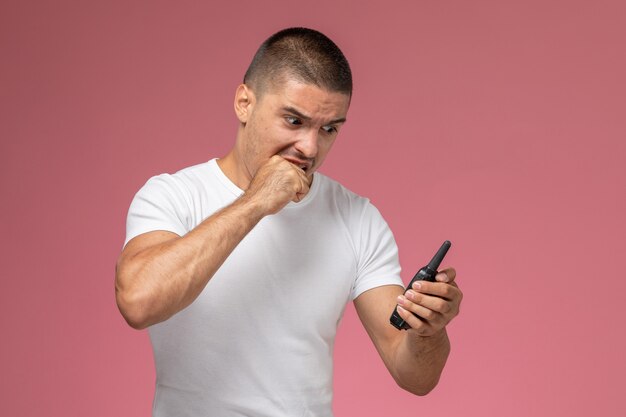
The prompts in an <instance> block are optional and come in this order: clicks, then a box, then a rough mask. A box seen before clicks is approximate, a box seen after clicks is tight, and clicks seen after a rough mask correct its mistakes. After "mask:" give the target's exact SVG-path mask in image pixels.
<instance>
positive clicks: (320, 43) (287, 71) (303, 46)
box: [243, 28, 352, 96]
mask: <svg viewBox="0 0 626 417" xmlns="http://www.w3.org/2000/svg"><path fill="white" fill-rule="evenodd" d="M284 76H291V77H295V78H296V79H299V80H300V81H303V82H305V83H308V84H313V85H316V86H318V87H320V88H324V89H327V90H330V91H336V92H340V93H345V94H347V95H349V96H351V95H352V72H351V71H350V65H349V64H348V60H347V59H346V57H345V56H344V55H343V53H342V52H341V50H340V49H339V47H337V45H335V43H334V42H333V41H332V40H330V39H329V38H328V37H327V36H326V35H324V34H322V33H320V32H318V31H316V30H313V29H307V28H289V29H284V30H281V31H280V32H277V33H275V34H274V35H272V36H270V37H269V38H268V39H267V40H266V41H265V42H263V44H261V46H260V47H259V49H258V51H257V52H256V54H255V55H254V58H253V59H252V63H251V64H250V66H249V67H248V70H247V71H246V75H245V76H244V79H243V82H244V84H246V85H248V86H250V87H251V88H252V89H253V90H255V91H256V92H257V94H262V93H263V92H264V91H266V90H267V88H268V87H269V86H271V85H272V84H273V83H274V82H276V81H277V80H280V78H281V77H284Z"/></svg>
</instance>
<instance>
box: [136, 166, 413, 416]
mask: <svg viewBox="0 0 626 417" xmlns="http://www.w3.org/2000/svg"><path fill="white" fill-rule="evenodd" d="M242 193H243V191H242V190H241V189H239V188H238V187H237V186H236V185H235V184H233V183H232V182H231V181H230V180H229V179H228V178H227V177H226V175H224V173H223V172H222V171H221V169H220V168H219V166H218V164H217V161H216V160H215V159H213V160H211V161H209V162H206V163H203V164H200V165H196V166H193V167H190V168H186V169H184V170H182V171H179V172H177V173H176V174H173V175H168V174H163V175H159V176H156V177H153V178H151V179H150V180H149V181H148V182H147V183H146V185H145V186H144V187H143V188H142V189H141V190H140V191H139V192H138V193H137V195H136V196H135V198H134V200H133V202H132V204H131V206H130V210H129V214H128V221H127V236H126V242H128V241H129V240H130V239H132V238H133V237H135V236H137V235H140V234H142V233H145V232H149V231H154V230H167V231H171V232H174V233H177V234H178V235H181V236H183V235H185V234H186V233H187V232H189V231H191V230H192V229H193V228H194V227H196V226H197V225H198V224H200V223H201V222H202V221H203V220H204V219H206V218H207V217H209V216H210V215H211V214H212V213H214V212H215V211H217V210H219V209H220V208H222V207H224V206H226V205H228V204H230V203H232V202H233V201H234V200H235V199H236V198H237V197H238V196H240V195H241V194H242ZM389 284H394V285H402V281H401V279H400V266H399V263H398V251H397V247H396V243H395V240H394V238H393V235H392V233H391V231H390V230H389V228H388V226H387V224H386V223H385V221H384V220H383V218H382V217H381V215H380V213H379V212H378V210H377V209H376V208H375V207H374V206H373V205H372V204H370V202H369V200H367V199H365V198H362V197H359V196H357V195H356V194H354V193H352V192H350V191H348V190H347V189H345V188H344V187H343V186H341V185H340V184H338V183H337V182H335V181H333V180H331V179H329V178H328V177H326V176H324V175H322V174H320V173H316V174H315V177H314V181H313V184H312V186H311V189H310V191H309V193H308V194H307V195H306V197H305V198H304V199H303V200H302V201H301V202H299V203H293V202H291V203H289V204H288V205H287V206H286V207H285V208H284V209H283V210H281V211H280V212H279V213H277V214H275V215H271V216H266V217H264V218H263V219H262V220H261V221H260V222H259V223H258V224H257V226H256V227H255V228H254V229H253V230H252V231H251V232H250V233H249V234H248V235H247V236H246V237H245V238H244V239H243V240H242V241H241V242H240V244H239V245H238V246H237V247H236V248H235V250H234V251H233V252H232V254H231V255H230V256H229V257H228V258H227V259H226V261H225V262H224V264H223V265H222V266H221V267H220V269H219V270H218V271H217V272H216V273H215V275H214V276H213V278H211V280H210V281H209V283H208V284H207V286H206V287H205V289H204V290H203V291H202V293H201V294H200V295H199V296H198V298H197V299H196V300H195V301H194V302H193V303H192V304H191V305H189V306H188V307H187V308H185V309H184V310H182V311H180V312H179V313H177V314H175V315H174V316H172V317H171V318H170V319H168V320H166V321H165V322H162V323H159V324H156V325H154V326H151V327H150V328H149V332H150V338H151V341H152V347H153V350H154V357H155V364H156V373H157V380H156V392H155V398H154V407H153V415H154V416H155V417H161V416H177V417H182V416H216V417H235V416H237V417H239V416H267V417H281V416H285V417H300V416H302V417H304V416H315V417H320V416H332V409H331V402H332V354H333V344H334V340H335V333H336V329H337V325H338V323H339V320H340V319H341V316H342V314H343V311H344V308H345V306H346V303H347V302H348V301H350V300H353V299H354V298H356V297H357V296H359V294H361V293H362V292H364V291H367V290H369V289H371V288H374V287H378V286H381V285H389ZM389 313H390V314H391V311H390V312H389Z"/></svg>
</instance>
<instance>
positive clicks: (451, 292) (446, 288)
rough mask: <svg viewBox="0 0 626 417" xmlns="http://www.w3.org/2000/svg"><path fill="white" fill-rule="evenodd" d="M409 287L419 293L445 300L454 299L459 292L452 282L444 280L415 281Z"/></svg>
mask: <svg viewBox="0 0 626 417" xmlns="http://www.w3.org/2000/svg"><path fill="white" fill-rule="evenodd" d="M411 289H412V290H414V291H416V292H418V293H420V294H428V295H434V296H436V297H440V298H443V299H445V300H454V299H456V298H458V296H459V293H460V290H459V288H458V287H457V286H456V284H455V283H454V282H453V283H451V284H448V283H445V282H428V281H416V282H414V283H413V286H412V287H411Z"/></svg>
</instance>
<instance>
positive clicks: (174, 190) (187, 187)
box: [140, 160, 215, 197]
mask: <svg viewBox="0 0 626 417" xmlns="http://www.w3.org/2000/svg"><path fill="white" fill-rule="evenodd" d="M214 161H215V160H210V161H208V162H203V163H201V164H197V165H193V166H190V167H187V168H183V169H181V170H179V171H177V172H175V173H173V174H170V173H163V174H159V175H155V176H153V177H151V178H150V179H148V181H147V182H146V184H145V185H144V186H143V187H142V188H141V190H140V193H148V194H157V195H158V194H170V195H172V196H179V197H180V196H182V195H185V194H189V193H193V191H194V190H195V189H197V188H200V187H202V186H203V185H204V184H206V183H207V181H209V180H210V178H211V177H212V172H213V167H212V165H213V164H214V163H215V162H214Z"/></svg>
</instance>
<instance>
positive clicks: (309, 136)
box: [295, 129, 318, 158]
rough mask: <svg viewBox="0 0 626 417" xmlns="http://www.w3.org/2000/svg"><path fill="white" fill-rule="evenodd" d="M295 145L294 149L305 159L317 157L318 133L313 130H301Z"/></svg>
mask: <svg viewBox="0 0 626 417" xmlns="http://www.w3.org/2000/svg"><path fill="white" fill-rule="evenodd" d="M300 133H301V134H300V135H299V137H298V141H297V142H296V144H295V148H296V150H297V151H298V152H300V153H301V154H302V155H303V156H305V157H306V158H315V157H316V156H317V140H318V132H317V131H316V130H315V129H303V130H302V131H301V132H300Z"/></svg>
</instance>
